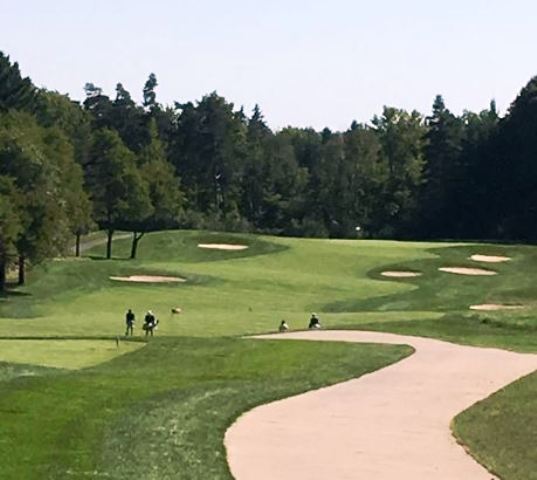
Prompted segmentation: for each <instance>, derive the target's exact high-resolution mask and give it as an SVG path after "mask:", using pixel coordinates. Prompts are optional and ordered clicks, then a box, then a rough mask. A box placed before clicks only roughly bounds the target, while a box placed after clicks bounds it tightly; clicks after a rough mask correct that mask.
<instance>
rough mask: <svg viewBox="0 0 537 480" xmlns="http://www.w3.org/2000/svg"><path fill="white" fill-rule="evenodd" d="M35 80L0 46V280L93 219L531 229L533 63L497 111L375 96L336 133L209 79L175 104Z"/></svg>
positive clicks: (213, 225) (320, 229)
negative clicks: (218, 88) (79, 93)
mask: <svg viewBox="0 0 537 480" xmlns="http://www.w3.org/2000/svg"><path fill="white" fill-rule="evenodd" d="M157 87H158V82H157V77H156V76H155V75H154V74H151V75H149V77H148V79H147V82H146V83H145V85H144V86H143V91H142V94H143V101H142V103H141V104H138V103H136V102H135V101H134V100H133V99H132V97H131V94H130V93H129V92H128V91H127V90H126V89H125V88H124V86H123V85H122V84H121V83H118V84H117V86H116V91H115V94H114V95H113V96H109V95H107V94H106V93H105V92H103V90H102V89H101V88H100V87H98V86H96V85H95V84H93V83H87V84H86V85H85V87H84V89H85V100H84V101H83V102H81V103H79V102H75V101H72V100H71V99H69V97H68V96H67V95H62V94H61V93H58V92H54V91H49V90H45V89H40V88H37V87H36V86H35V85H34V84H33V83H32V81H31V79H29V78H23V77H22V75H21V73H20V70H19V66H18V64H17V63H13V62H11V60H10V58H9V57H8V56H7V55H5V54H3V53H2V52H0V290H3V289H4V287H5V283H6V281H5V279H6V271H7V269H8V268H16V269H17V271H18V277H19V283H21V284H22V283H24V281H25V265H26V264H27V263H34V264H35V263H37V262H40V261H42V260H43V259H45V258H48V257H52V256H55V255H59V254H61V253H64V252H65V251H66V249H67V248H68V247H69V246H70V245H71V244H72V243H73V239H75V244H76V251H77V254H78V253H79V248H80V238H81V236H82V235H84V234H86V233H88V232H89V231H91V230H92V229H95V228H100V229H103V230H105V231H106V232H107V238H108V241H107V246H106V256H107V258H111V256H112V239H113V235H114V232H115V231H116V230H126V231H130V232H132V249H131V257H132V258H135V257H136V253H137V247H138V243H139V241H140V240H141V239H142V237H143V235H144V234H145V233H147V232H149V231H155V230H161V229H167V228H178V227H182V228H206V229H215V230H226V231H255V232H263V233H270V234H276V235H293V236H308V237H342V238H352V237H355V236H356V235H357V232H359V235H361V236H365V237H373V238H398V239H410V238H412V239H443V238H449V239H496V240H519V241H534V240H535V239H536V237H537V227H536V226H535V225H536V224H535V222H534V221H533V220H534V214H535V212H536V211H537V188H535V187H536V186H537V185H536V183H537V77H536V78H533V79H531V80H530V82H529V83H528V84H527V85H526V86H525V87H524V88H523V89H522V90H521V92H520V94H519V95H518V96H517V98H516V99H515V100H514V102H513V103H512V105H511V107H510V109H509V110H508V112H507V113H506V114H505V115H504V116H503V117H501V116H500V115H499V114H498V112H497V109H496V106H495V104H494V102H491V104H490V106H489V108H487V109H485V110H483V111H481V112H479V113H474V112H470V111H465V112H464V113H463V114H462V115H455V114H454V113H452V112H451V111H450V110H449V109H448V108H447V106H446V105H445V103H444V100H443V99H442V97H441V96H437V97H436V98H435V99H434V103H433V106H432V111H431V113H430V114H429V115H427V116H424V115H422V114H421V113H419V112H417V111H411V112H409V111H405V110H402V109H399V108H393V107H384V109H383V111H382V113H381V114H379V115H377V116H375V117H374V118H373V119H372V120H371V121H370V122H369V123H357V122H352V124H351V125H350V126H349V128H348V129H347V130H346V131H343V132H333V131H331V130H330V129H328V128H325V129H323V130H322V131H316V130H314V129H312V128H294V127H286V128H283V129H281V130H279V131H273V130H271V129H270V128H269V126H268V125H267V123H266V122H265V120H264V118H263V114H262V112H261V109H260V107H259V106H257V105H256V106H255V108H254V109H253V111H252V112H251V113H248V112H245V111H244V109H243V108H235V106H234V104H233V103H230V102H228V101H227V100H226V99H225V98H223V97H221V96H219V95H218V94H217V93H216V92H213V93H210V94H208V95H206V96H204V97H203V98H202V99H201V100H199V101H196V102H176V103H174V104H173V105H171V106H169V105H168V106H166V105H162V104H160V103H159V102H158V101H157V93H156V90H157Z"/></svg>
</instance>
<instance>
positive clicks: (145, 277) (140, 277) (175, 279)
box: [110, 275, 186, 283]
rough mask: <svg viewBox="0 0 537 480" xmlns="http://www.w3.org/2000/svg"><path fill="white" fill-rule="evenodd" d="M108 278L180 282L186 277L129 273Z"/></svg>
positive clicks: (129, 280) (121, 280)
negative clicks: (128, 274) (125, 275)
mask: <svg viewBox="0 0 537 480" xmlns="http://www.w3.org/2000/svg"><path fill="white" fill-rule="evenodd" d="M110 280H115V281H117V282H136V283H182V282H186V279H184V278H181V277H165V276H162V275H130V276H128V277H110Z"/></svg>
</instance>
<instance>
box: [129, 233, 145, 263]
mask: <svg viewBox="0 0 537 480" xmlns="http://www.w3.org/2000/svg"><path fill="white" fill-rule="evenodd" d="M143 236H144V232H141V233H140V234H137V233H136V232H132V246H131V260H134V259H135V258H136V252H137V251H138V242H139V241H140V240H141V239H142V237H143Z"/></svg>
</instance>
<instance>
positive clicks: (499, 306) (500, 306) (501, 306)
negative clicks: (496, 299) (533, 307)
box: [470, 303, 524, 312]
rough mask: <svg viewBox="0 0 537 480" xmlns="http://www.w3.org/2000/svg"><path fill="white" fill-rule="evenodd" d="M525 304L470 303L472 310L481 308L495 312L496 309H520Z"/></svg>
mask: <svg viewBox="0 0 537 480" xmlns="http://www.w3.org/2000/svg"><path fill="white" fill-rule="evenodd" d="M521 308H524V305H504V304H502V303H482V304H481V305H470V310H481V311H485V312H494V311H496V310H520V309H521Z"/></svg>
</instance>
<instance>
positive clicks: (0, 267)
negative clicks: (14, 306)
mask: <svg viewBox="0 0 537 480" xmlns="http://www.w3.org/2000/svg"><path fill="white" fill-rule="evenodd" d="M5 291H6V260H5V259H4V258H2V257H0V293H2V292H5Z"/></svg>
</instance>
